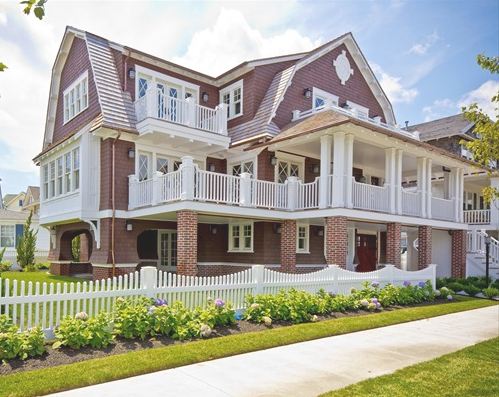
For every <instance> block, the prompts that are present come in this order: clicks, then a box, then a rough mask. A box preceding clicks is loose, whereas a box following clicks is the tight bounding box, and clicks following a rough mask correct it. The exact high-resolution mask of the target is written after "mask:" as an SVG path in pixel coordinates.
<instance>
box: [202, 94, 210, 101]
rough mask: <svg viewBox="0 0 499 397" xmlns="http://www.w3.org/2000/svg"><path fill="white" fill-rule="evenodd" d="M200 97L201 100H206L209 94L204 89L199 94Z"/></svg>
mask: <svg viewBox="0 0 499 397" xmlns="http://www.w3.org/2000/svg"><path fill="white" fill-rule="evenodd" d="M201 99H202V100H203V102H205V103H206V102H208V100H209V99H210V96H209V95H208V93H207V92H206V91H205V92H203V93H202V94H201Z"/></svg>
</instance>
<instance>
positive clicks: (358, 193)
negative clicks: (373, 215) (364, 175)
mask: <svg viewBox="0 0 499 397" xmlns="http://www.w3.org/2000/svg"><path fill="white" fill-rule="evenodd" d="M352 183H353V188H352V201H353V206H354V208H360V209H364V210H370V211H380V212H388V210H389V206H388V186H386V185H385V186H375V185H368V184H367V183H360V182H357V181H356V180H355V179H354V178H352Z"/></svg>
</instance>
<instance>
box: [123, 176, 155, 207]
mask: <svg viewBox="0 0 499 397" xmlns="http://www.w3.org/2000/svg"><path fill="white" fill-rule="evenodd" d="M153 186H154V185H153V181H152V179H146V180H143V181H139V180H138V179H137V178H136V177H135V175H131V176H130V177H129V183H128V190H129V197H128V200H129V204H128V205H129V207H130V208H138V207H144V206H146V205H151V203H152V197H153Z"/></svg>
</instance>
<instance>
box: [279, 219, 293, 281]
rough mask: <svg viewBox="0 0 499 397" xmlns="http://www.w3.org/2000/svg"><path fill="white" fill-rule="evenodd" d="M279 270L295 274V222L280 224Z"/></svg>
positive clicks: (289, 221)
mask: <svg viewBox="0 0 499 397" xmlns="http://www.w3.org/2000/svg"><path fill="white" fill-rule="evenodd" d="M280 270H281V271H282V272H286V273H296V221H292V220H286V221H284V222H282V227H281V268H280Z"/></svg>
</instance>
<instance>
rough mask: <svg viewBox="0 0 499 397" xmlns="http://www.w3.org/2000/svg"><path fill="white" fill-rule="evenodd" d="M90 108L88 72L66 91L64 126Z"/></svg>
mask: <svg viewBox="0 0 499 397" xmlns="http://www.w3.org/2000/svg"><path fill="white" fill-rule="evenodd" d="M86 108H88V72H87V71H85V72H84V73H83V74H82V75H81V76H80V77H78V78H77V79H76V81H74V82H73V83H72V84H71V85H70V86H69V87H68V88H66V89H65V90H64V124H66V123H67V122H68V121H70V120H71V119H73V118H74V117H76V116H77V115H78V114H80V113H81V112H83V111H84V110H85V109H86Z"/></svg>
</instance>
